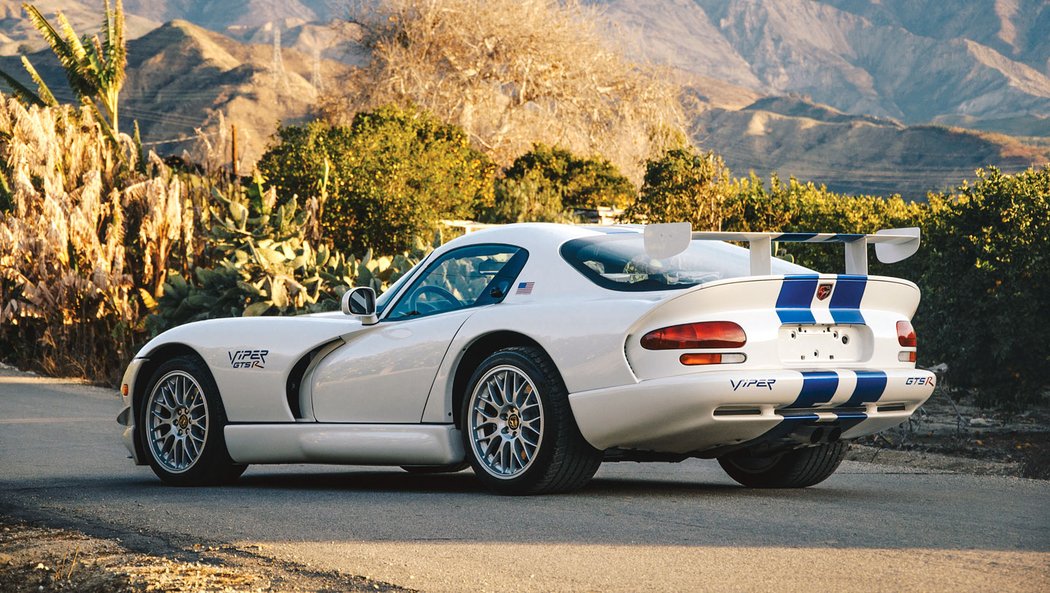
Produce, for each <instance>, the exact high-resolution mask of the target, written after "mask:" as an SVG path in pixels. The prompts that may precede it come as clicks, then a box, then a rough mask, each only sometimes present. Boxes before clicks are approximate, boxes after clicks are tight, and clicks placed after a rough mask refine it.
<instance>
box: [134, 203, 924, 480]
mask: <svg viewBox="0 0 1050 593" xmlns="http://www.w3.org/2000/svg"><path fill="white" fill-rule="evenodd" d="M784 241H790V242H806V243H838V244H841V245H842V246H843V248H844V252H845V266H844V267H845V270H844V271H845V273H844V274H827V273H818V272H816V271H813V270H810V269H807V268H804V267H801V266H799V265H795V264H792V263H789V262H787V261H783V260H781V259H778V258H775V257H772V254H771V244H772V243H774V242H784ZM734 243H737V244H741V245H737V244H734ZM742 244H747V246H746V247H744V246H742ZM871 244H874V249H875V252H876V256H877V257H878V258H879V260H880V261H883V262H887V263H892V262H894V261H899V260H901V259H904V258H906V257H908V256H910V255H911V254H913V253H914V252H915V250H916V249H917V248H918V246H919V232H918V229H914V228H910V229H895V230H887V231H880V232H879V233H876V234H874V235H854V234H848V235H843V234H834V235H833V234H812V233H809V234H806V233H793V234H780V233H694V232H692V231H691V229H690V227H689V225H688V223H675V224H663V225H648V226H613V227H583V226H569V225H553V224H518V225H507V226H500V227H494V228H489V229H485V230H481V231H477V232H473V233H469V234H467V235H465V236H463V237H460V238H458V239H456V240H453V241H450V242H449V243H447V244H445V245H443V246H441V247H440V248H438V249H437V250H435V251H434V252H433V253H431V254H430V255H429V256H428V257H427V258H426V259H425V260H423V261H422V262H420V263H419V264H418V265H417V266H415V267H414V268H413V269H412V270H411V271H409V272H408V273H407V274H405V275H404V276H403V277H402V278H400V279H399V280H398V281H397V282H396V283H395V284H394V285H393V286H391V287H390V289H389V290H387V291H386V292H384V293H383V294H382V295H381V296H380V297H378V299H377V298H376V296H375V294H374V293H373V292H372V290H371V289H369V288H356V289H352V290H348V291H347V292H346V293H345V295H344V296H343V303H342V309H343V310H342V311H337V312H332V313H321V314H313V315H301V316H296V317H246V318H235V319H214V320H208V321H201V322H197V323H190V324H187V325H183V326H180V327H177V328H174V329H172V330H169V331H167V332H165V333H163V334H161V335H159V336H157V337H156V338H155V339H153V340H152V341H150V342H149V343H148V344H146V346H145V347H143V348H142V350H141V351H140V352H139V353H138V355H137V356H136V358H135V359H134V360H133V361H132V362H131V364H130V365H129V367H128V369H127V371H126V373H125V375H124V378H123V381H122V386H121V389H122V394H123V403H124V409H123V411H122V412H121V413H120V415H119V417H118V420H119V422H120V423H121V424H123V425H124V426H125V427H126V428H125V430H124V441H125V443H126V445H127V447H128V449H129V450H130V451H131V454H132V457H133V459H134V460H135V461H136V463H138V464H147V463H148V464H149V465H150V466H151V467H152V469H153V471H154V472H155V473H156V474H157V475H158V476H159V477H160V478H161V479H162V480H163V481H164V482H167V483H170V484H177V485H194V484H209V483H218V482H225V481H229V480H233V479H236V478H237V477H238V476H239V475H240V474H241V473H242V472H243V471H244V469H245V467H247V466H248V465H249V464H253V463H254V464H270V463H334V464H361V465H393V466H402V467H404V468H405V469H406V470H408V471H415V472H437V471H458V470H460V469H463V468H465V467H466V466H467V465H469V466H471V467H472V468H473V471H474V473H475V474H476V475H477V477H478V478H480V479H481V481H482V482H484V483H485V485H487V486H488V487H489V488H491V489H492V490H495V491H497V492H500V493H512V494H520V493H542V492H557V491H567V490H572V489H576V488H579V487H581V486H583V485H584V484H585V483H586V482H587V481H588V480H589V479H590V478H591V477H592V476H593V475H594V473H595V471H596V470H597V469H598V466H599V465H600V464H601V463H602V462H603V461H621V460H634V461H650V460H651V461H678V460H683V459H686V458H689V457H702V458H716V459H718V462H719V463H720V464H721V466H722V467H723V468H724V469H725V471H726V472H728V474H729V475H730V476H731V477H732V478H733V479H735V480H736V481H738V482H740V483H742V484H744V485H747V486H753V487H803V486H810V485H813V484H816V483H818V482H820V481H822V480H824V479H825V478H827V477H828V476H830V475H831V474H832V472H834V471H835V469H836V468H837V467H838V465H839V463H840V461H841V460H842V458H843V455H844V454H845V451H846V449H847V447H848V443H849V442H850V441H851V440H853V439H856V438H858V437H861V436H864V435H870V434H872V433H875V432H878V431H880V430H883V429H885V428H888V427H891V426H894V425H897V424H899V423H901V422H903V421H905V420H906V419H907V418H908V417H909V415H911V414H912V413H913V412H914V411H915V409H916V408H917V407H918V406H920V405H921V404H922V403H923V402H924V401H925V400H926V399H927V398H928V397H929V396H930V394H931V392H932V390H933V387H934V376H933V375H932V374H931V373H930V372H928V371H924V370H919V369H916V366H915V352H916V338H915V332H914V330H913V329H912V325H911V321H910V320H911V317H912V315H913V314H914V312H915V309H916V307H917V306H918V303H919V289H918V288H917V287H916V286H915V285H914V284H913V283H911V282H908V281H906V280H901V279H896V278H889V277H882V276H868V275H867V268H868V264H867V261H868V250H869V249H868V247H869V245H871Z"/></svg>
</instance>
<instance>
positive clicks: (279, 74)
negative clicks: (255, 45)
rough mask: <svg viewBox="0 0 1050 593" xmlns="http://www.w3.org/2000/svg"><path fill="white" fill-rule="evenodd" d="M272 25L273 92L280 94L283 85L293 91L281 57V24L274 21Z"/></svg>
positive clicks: (285, 88) (289, 91) (286, 89)
mask: <svg viewBox="0 0 1050 593" xmlns="http://www.w3.org/2000/svg"><path fill="white" fill-rule="evenodd" d="M270 25H271V26H272V27H273V66H272V69H273V92H274V94H275V95H278V96H280V94H281V87H282V86H283V87H284V90H285V91H287V92H288V93H291V89H290V88H288V76H287V74H286V73H285V71H284V60H283V59H282V58H281V25H280V24H279V23H274V22H273V21H271V22H270Z"/></svg>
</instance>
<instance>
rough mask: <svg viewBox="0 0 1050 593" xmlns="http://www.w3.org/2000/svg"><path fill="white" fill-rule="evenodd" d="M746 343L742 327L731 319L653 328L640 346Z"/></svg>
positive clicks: (668, 347) (735, 345) (670, 347)
mask: <svg viewBox="0 0 1050 593" xmlns="http://www.w3.org/2000/svg"><path fill="white" fill-rule="evenodd" d="M746 343H747V336H746V335H744V329H743V328H742V327H740V326H739V325H737V324H735V323H733V322H732V321H701V322H698V323H686V324H683V325H672V326H671V327H664V328H660V329H657V330H653V331H651V332H649V333H647V334H645V336H643V337H642V347H643V348H645V349H646V350H688V349H693V348H742V347H743V346H744V344H746Z"/></svg>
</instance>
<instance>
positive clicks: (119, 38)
mask: <svg viewBox="0 0 1050 593" xmlns="http://www.w3.org/2000/svg"><path fill="white" fill-rule="evenodd" d="M22 7H23V8H24V9H25V11H26V14H27V15H28V16H29V20H30V22H32V23H33V26H34V27H36V30H37V31H39V32H40V35H41V36H42V37H43V38H44V40H45V41H47V43H48V45H50V46H51V51H53V52H54V53H55V57H57V58H58V61H59V62H60V63H61V64H62V68H63V70H65V74H66V80H67V81H69V86H70V88H72V89H73V92H74V93H76V95H77V97H78V98H79V99H80V101H81V102H82V103H83V104H84V105H87V106H88V107H90V108H91V109H92V110H94V111H95V114H96V115H97V116H98V117H97V119H98V121H99V122H100V123H101V124H103V126H104V127H106V128H107V132H108V133H109V134H110V136H111V137H112V138H116V135H117V134H118V133H119V131H120V128H119V122H118V117H117V116H118V103H119V100H120V90H121V88H123V86H124V69H125V67H126V66H127V61H128V52H127V44H126V41H125V38H124V4H123V0H116V2H115V3H114V4H112V5H111V4H110V0H105V13H104V16H103V20H102V39H101V40H100V39H99V37H98V35H91V36H87V35H85V36H84V37H78V36H77V33H76V31H75V30H73V26H72V25H70V24H69V20H68V19H66V17H65V15H63V14H62V13H61V12H59V13H57V15H56V19H57V20H58V30H56V29H55V27H54V26H53V25H52V24H51V23H50V22H48V20H47V19H46V18H44V15H42V14H41V13H40V11H39V10H37V8H36V7H35V6H33V5H31V4H23V5H22ZM59 30H61V33H60V32H59ZM22 65H23V67H24V68H25V70H26V72H27V73H28V74H29V76H30V77H31V78H32V79H33V82H35V83H36V85H37V91H36V92H33V91H32V90H30V89H29V88H27V87H26V86H24V85H23V84H22V83H20V82H18V80H16V79H15V78H14V77H12V76H10V75H9V74H7V73H4V72H0V79H3V80H4V81H5V82H6V83H7V84H8V85H9V86H10V87H11V89H12V91H13V92H14V94H15V95H16V96H17V97H18V98H19V99H21V100H22V101H24V102H27V103H31V104H36V105H51V106H54V105H58V101H57V100H56V99H55V95H54V93H52V92H51V89H50V88H48V86H47V84H46V83H45V82H44V80H43V79H42V78H41V77H40V74H39V73H37V71H36V68H34V67H33V65H32V64H31V63H30V62H29V59H28V58H26V57H25V56H22Z"/></svg>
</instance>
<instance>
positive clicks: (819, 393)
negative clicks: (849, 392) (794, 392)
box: [787, 371, 839, 408]
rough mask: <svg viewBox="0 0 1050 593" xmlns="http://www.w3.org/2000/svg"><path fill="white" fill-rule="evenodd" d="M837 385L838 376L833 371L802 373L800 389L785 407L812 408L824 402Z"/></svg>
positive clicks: (829, 397)
mask: <svg viewBox="0 0 1050 593" xmlns="http://www.w3.org/2000/svg"><path fill="white" fill-rule="evenodd" d="M838 387H839V376H838V374H837V373H835V372H834V371H812V372H804V373H802V391H801V392H799V394H798V397H797V398H795V401H794V403H792V404H791V405H790V406H787V408H812V407H813V406H815V405H817V404H826V403H828V402H829V401H831V398H832V397H833V396H834V395H835V390H836V389H838Z"/></svg>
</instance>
